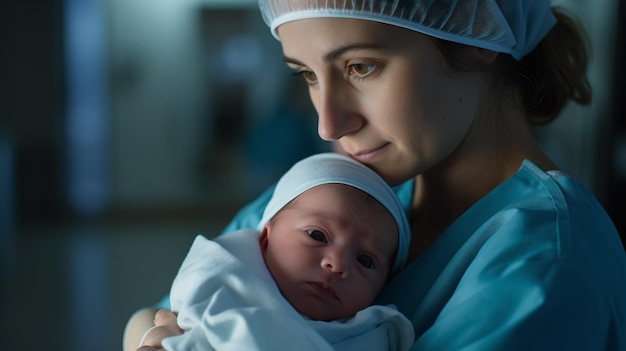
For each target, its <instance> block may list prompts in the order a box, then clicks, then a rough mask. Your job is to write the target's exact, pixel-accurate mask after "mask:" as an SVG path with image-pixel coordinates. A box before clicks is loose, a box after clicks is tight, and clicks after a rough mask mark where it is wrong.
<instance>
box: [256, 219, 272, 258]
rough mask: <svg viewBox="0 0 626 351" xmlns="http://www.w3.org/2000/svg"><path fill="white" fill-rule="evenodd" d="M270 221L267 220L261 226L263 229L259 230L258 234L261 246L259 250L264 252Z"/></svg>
mask: <svg viewBox="0 0 626 351" xmlns="http://www.w3.org/2000/svg"><path fill="white" fill-rule="evenodd" d="M271 227H272V225H271V222H267V224H265V226H263V231H261V235H260V236H259V245H260V246H261V252H263V253H265V251H267V245H268V244H269V240H270V231H271Z"/></svg>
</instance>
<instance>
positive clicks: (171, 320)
mask: <svg viewBox="0 0 626 351" xmlns="http://www.w3.org/2000/svg"><path fill="white" fill-rule="evenodd" d="M182 333H183V330H182V329H181V328H180V327H179V326H178V323H177V322H176V314H175V313H173V312H172V311H170V310H166V309H161V310H158V311H157V312H156V314H155V316H154V327H152V328H151V329H149V330H148V331H147V332H146V334H145V336H144V338H143V342H142V345H141V347H140V348H138V349H137V351H156V350H162V349H163V345H161V342H162V341H163V339H165V338H167V337H169V336H175V335H180V334H182Z"/></svg>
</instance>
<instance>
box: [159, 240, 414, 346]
mask: <svg viewBox="0 0 626 351" xmlns="http://www.w3.org/2000/svg"><path fill="white" fill-rule="evenodd" d="M170 298H171V304H172V310H174V311H178V323H179V325H180V327H181V328H183V329H185V333H184V334H182V335H179V336H174V337H169V338H166V339H164V340H163V346H164V347H165V349H167V350H170V351H179V350H186V351H191V350H203V351H205V350H237V351H240V350H299V351H302V350H315V351H320V350H407V349H408V348H409V347H410V345H411V344H412V343H413V338H414V334H413V327H412V325H411V323H410V322H409V320H408V319H407V318H406V317H404V316H403V315H402V314H401V313H400V312H398V311H397V310H396V309H395V308H393V307H391V306H371V307H368V308H366V309H364V310H362V311H361V312H359V313H358V314H357V315H356V316H354V317H353V318H351V319H349V320H346V321H342V322H339V321H332V322H323V321H312V320H309V319H307V318H305V317H303V316H302V315H300V314H299V313H298V312H297V311H296V310H295V309H294V308H293V307H291V305H290V304H289V303H288V302H287V301H286V300H285V299H284V298H283V297H282V295H281V294H280V291H279V290H278V287H277V286H276V284H275V283H274V280H273V279H272V276H271V275H270V273H269V271H268V270H267V268H266V266H265V263H264V261H263V257H262V255H261V250H260V246H259V242H258V233H257V232H255V231H253V230H248V229H244V230H240V231H237V232H233V233H229V234H227V235H224V236H221V237H219V238H217V239H216V240H214V241H211V240H208V239H206V238H204V237H202V236H198V237H196V239H195V241H194V243H193V245H192V247H191V249H190V251H189V253H188V255H187V257H186V258H185V260H184V262H183V264H182V266H181V268H180V271H179V272H178V275H177V276H176V278H175V280H174V284H173V286H172V290H171V296H170Z"/></svg>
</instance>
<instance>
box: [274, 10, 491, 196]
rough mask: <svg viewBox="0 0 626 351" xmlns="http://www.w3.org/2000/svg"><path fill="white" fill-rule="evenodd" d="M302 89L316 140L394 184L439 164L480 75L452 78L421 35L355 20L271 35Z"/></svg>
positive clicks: (462, 128) (473, 111)
mask: <svg viewBox="0 0 626 351" xmlns="http://www.w3.org/2000/svg"><path fill="white" fill-rule="evenodd" d="M278 35H279V37H280V40H281V43H282V47H283V52H284V60H285V62H286V63H287V64H288V65H289V66H290V67H291V68H293V69H294V70H295V71H297V72H299V73H300V74H301V75H302V76H303V77H304V79H305V80H306V82H307V84H308V85H309V92H310V96H311V100H312V102H313V105H314V106H315V109H316V110H317V113H318V115H319V122H318V133H319V135H320V137H322V138H323V139H325V140H332V141H336V142H337V143H338V144H339V146H340V148H341V149H342V150H343V151H345V152H346V153H347V154H349V155H350V156H351V157H353V158H355V159H356V160H358V161H360V162H362V163H364V164H367V165H368V166H370V167H371V168H373V169H374V170H376V171H377V172H378V173H379V174H380V175H381V176H383V178H385V179H386V180H387V181H388V182H389V183H391V184H392V185H393V184H398V183H400V182H403V181H405V180H407V179H409V178H412V177H414V176H416V175H417V174H419V173H421V172H423V171H425V170H427V169H429V168H431V167H433V166H435V165H437V164H438V163H440V162H442V161H444V160H446V159H447V158H448V157H450V156H451V155H452V154H453V153H454V152H455V151H457V150H458V149H459V147H460V145H462V143H463V141H464V139H465V138H466V137H467V135H468V132H469V130H470V127H471V126H472V123H473V121H474V117H475V116H476V115H477V110H478V109H479V105H480V102H479V96H480V94H481V83H480V80H479V78H480V76H479V75H478V74H476V73H459V72H453V71H452V70H451V69H450V68H449V66H448V65H447V64H446V63H445V60H444V58H443V56H442V55H441V54H440V52H439V50H438V48H437V46H436V44H435V42H434V41H433V40H432V39H431V38H429V37H428V36H425V35H422V34H419V33H417V32H414V31H410V30H406V29H402V28H399V27H395V26H390V25H385V24H381V23H377V22H372V21H364V20H356V19H343V18H342V19H336V18H319V19H305V20H297V21H293V22H288V23H285V24H283V25H281V26H280V27H279V28H278Z"/></svg>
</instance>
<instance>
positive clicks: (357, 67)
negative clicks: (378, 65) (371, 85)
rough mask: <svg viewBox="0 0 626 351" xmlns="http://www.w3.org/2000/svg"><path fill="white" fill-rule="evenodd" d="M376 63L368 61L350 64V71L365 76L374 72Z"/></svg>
mask: <svg viewBox="0 0 626 351" xmlns="http://www.w3.org/2000/svg"><path fill="white" fill-rule="evenodd" d="M373 70H374V65H372V64H367V63H355V64H352V65H350V66H349V73H351V74H355V75H357V76H360V77H365V76H367V75H368V74H370V73H372V71H373Z"/></svg>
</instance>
